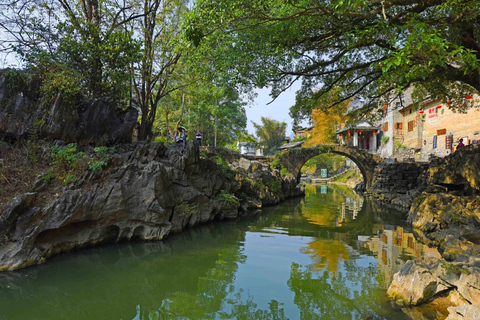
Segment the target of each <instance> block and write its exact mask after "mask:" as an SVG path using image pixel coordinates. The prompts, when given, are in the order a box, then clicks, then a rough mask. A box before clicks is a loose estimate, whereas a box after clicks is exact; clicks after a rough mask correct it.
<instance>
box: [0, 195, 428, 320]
mask: <svg viewBox="0 0 480 320" xmlns="http://www.w3.org/2000/svg"><path fill="white" fill-rule="evenodd" d="M402 220H403V217H402V216H401V215H399V214H397V213H395V212H393V211H391V210H387V209H385V208H381V207H374V206H373V205H372V204H371V203H367V202H364V201H363V199H362V198H361V197H359V196H357V195H355V194H354V193H352V192H351V191H350V190H348V189H335V190H334V189H330V188H329V189H326V188H325V187H323V188H321V187H313V186H309V187H308V188H307V195H306V197H305V198H303V199H293V200H289V201H287V202H285V203H283V204H281V205H280V206H276V207H271V208H265V209H264V210H263V211H262V212H261V213H260V214H258V215H256V216H253V217H246V218H242V219H240V220H238V221H228V222H217V223H211V224H208V225H205V226H202V227H198V228H195V229H194V230H189V231H187V232H185V233H182V234H178V235H174V236H171V237H170V238H168V239H167V240H165V241H163V242H148V243H142V242H138V243H119V244H110V245H106V246H103V247H100V248H91V249H86V250H82V251H78V252H74V253H69V254H65V255H61V256H58V257H55V258H52V259H50V260H49V261H48V262H47V263H46V264H44V265H41V266H37V267H32V268H28V269H26V270H21V271H17V272H13V273H3V274H0V319H8V320H14V319H15V320H16V319H29V320H32V319H49V320H55V319H69V320H75V319H89V320H95V319H115V320H120V319H123V320H127V319H128V320H132V319H135V320H140V319H142V320H144V319H335V320H340V319H363V318H368V319H408V318H407V317H406V316H405V315H404V314H403V313H402V312H401V311H400V310H395V309H393V308H392V307H391V305H390V303H389V302H388V301H387V300H386V298H385V292H386V288H387V287H388V284H389V281H390V280H391V276H392V275H393V273H394V272H396V271H397V270H398V268H399V267H400V266H401V265H402V264H403V263H404V262H405V261H406V260H408V259H411V258H413V257H414V256H415V257H416V258H418V259H422V258H423V257H424V256H425V255H428V254H429V253H428V252H427V251H425V250H424V249H423V248H422V247H421V246H419V245H418V244H416V243H415V242H414V240H412V239H410V235H411V234H410V233H409V232H408V230H407V229H403V228H402V227H401V225H402ZM412 238H413V235H412ZM412 241H413V242H412Z"/></svg>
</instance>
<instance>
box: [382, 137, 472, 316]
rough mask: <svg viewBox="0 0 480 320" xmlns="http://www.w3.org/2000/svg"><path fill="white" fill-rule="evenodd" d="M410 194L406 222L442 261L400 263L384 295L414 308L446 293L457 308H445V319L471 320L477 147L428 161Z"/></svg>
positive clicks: (470, 147)
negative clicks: (435, 251)
mask: <svg viewBox="0 0 480 320" xmlns="http://www.w3.org/2000/svg"><path fill="white" fill-rule="evenodd" d="M410 192H411V193H413V194H415V195H416V198H415V201H414V202H413V204H412V205H411V207H410V211H409V213H408V222H409V223H411V224H412V226H413V228H414V231H415V233H416V236H417V238H418V239H419V240H420V241H421V242H423V243H425V244H427V245H430V246H436V247H438V249H439V252H440V253H441V254H442V257H443V259H444V260H440V261H428V262H425V261H424V262H416V261H410V262H408V263H406V264H405V266H404V267H403V268H402V269H401V270H400V271H399V272H398V273H397V274H396V275H395V276H394V279H393V282H392V284H391V285H390V288H389V290H388V294H389V296H390V297H391V298H392V299H393V300H394V301H395V302H396V303H397V304H399V305H402V306H414V305H419V304H422V303H425V302H429V301H432V299H435V298H438V297H440V296H442V295H447V294H449V296H454V297H458V298H455V301H451V304H453V306H458V307H450V308H448V311H449V316H448V318H447V319H476V317H473V318H472V317H470V316H469V315H473V314H475V315H478V310H479V305H480V246H479V244H480V233H479V230H480V146H468V147H465V148H463V149H461V150H459V151H457V152H455V153H453V154H451V155H450V156H448V157H445V158H438V159H435V160H433V161H432V162H431V163H430V164H429V166H428V167H427V168H426V169H425V171H424V172H423V174H420V175H419V178H418V180H417V187H416V189H415V190H411V191H410ZM391 196H392V198H394V197H395V195H394V194H391ZM452 292H455V294H454V295H451V293H452Z"/></svg>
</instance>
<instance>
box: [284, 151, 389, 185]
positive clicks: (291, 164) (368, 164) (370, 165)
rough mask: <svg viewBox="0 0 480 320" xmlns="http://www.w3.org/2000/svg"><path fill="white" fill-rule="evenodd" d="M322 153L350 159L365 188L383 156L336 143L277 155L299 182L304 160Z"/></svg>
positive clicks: (369, 183)
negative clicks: (355, 166) (359, 173)
mask: <svg viewBox="0 0 480 320" xmlns="http://www.w3.org/2000/svg"><path fill="white" fill-rule="evenodd" d="M322 153H335V154H339V155H342V156H345V157H347V158H349V159H350V160H352V161H353V162H354V163H355V164H356V165H357V166H358V168H359V169H360V172H361V173H362V175H363V179H364V180H365V187H366V188H367V189H369V188H370V186H371V184H372V180H373V175H374V170H375V167H376V166H377V164H378V163H380V162H383V161H384V160H383V158H381V157H379V156H377V155H373V154H370V153H368V152H366V151H365V150H360V149H357V148H353V147H347V146H343V145H337V144H319V145H316V146H314V147H310V148H299V149H289V150H285V151H283V153H282V154H281V155H279V164H280V165H281V166H282V167H283V168H286V169H287V170H288V171H289V172H290V173H292V174H293V175H294V176H295V177H297V182H300V176H301V172H300V169H301V168H302V167H303V165H304V164H305V162H307V161H308V160H309V159H311V158H313V157H315V156H317V155H319V154H322Z"/></svg>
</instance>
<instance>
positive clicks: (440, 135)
mask: <svg viewBox="0 0 480 320" xmlns="http://www.w3.org/2000/svg"><path fill="white" fill-rule="evenodd" d="M411 94H412V90H411V89H410V90H406V91H405V92H404V93H403V94H401V95H398V96H397V97H396V98H394V99H392V100H391V102H390V103H386V104H385V105H384V115H383V124H382V131H383V135H384V136H385V139H383V140H384V144H383V147H382V150H381V154H380V155H381V156H383V157H391V156H393V155H394V154H395V153H396V152H398V150H399V149H400V148H404V149H406V150H409V151H411V155H412V157H414V158H415V160H417V161H427V160H429V159H430V158H431V157H432V156H439V157H444V156H446V155H449V154H450V153H452V152H454V151H455V147H456V145H457V144H458V141H459V140H460V138H463V142H464V144H465V145H468V144H480V110H479V109H478V108H476V107H475V106H480V99H479V97H478V96H477V95H470V96H467V97H465V99H464V101H463V103H462V104H461V105H460V106H461V107H462V112H460V111H457V110H452V109H450V108H449V107H450V106H451V102H446V103H444V102H441V101H439V100H436V99H431V98H429V97H428V98H426V99H425V100H424V101H422V102H421V103H420V104H419V106H418V107H415V106H414V105H413V101H412V98H411Z"/></svg>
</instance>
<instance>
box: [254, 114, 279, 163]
mask: <svg viewBox="0 0 480 320" xmlns="http://www.w3.org/2000/svg"><path fill="white" fill-rule="evenodd" d="M261 121H262V125H259V124H256V123H255V122H253V121H252V123H253V126H254V127H255V130H256V134H257V136H258V140H259V145H260V146H262V147H263V148H264V154H265V155H272V154H274V153H275V152H276V151H277V148H278V147H279V146H281V145H282V143H283V142H284V141H285V129H286V127H287V124H286V123H285V122H279V121H276V120H273V119H269V118H265V117H262V118H261Z"/></svg>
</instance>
